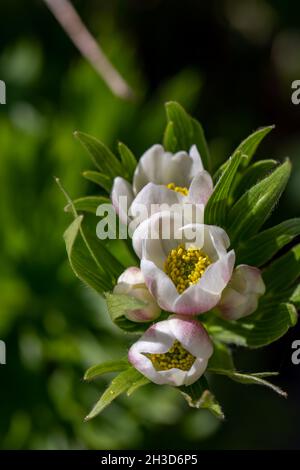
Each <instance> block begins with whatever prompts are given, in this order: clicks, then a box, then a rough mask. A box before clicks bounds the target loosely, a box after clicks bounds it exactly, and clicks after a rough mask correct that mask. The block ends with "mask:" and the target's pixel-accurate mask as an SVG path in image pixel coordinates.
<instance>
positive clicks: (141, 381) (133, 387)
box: [127, 376, 151, 397]
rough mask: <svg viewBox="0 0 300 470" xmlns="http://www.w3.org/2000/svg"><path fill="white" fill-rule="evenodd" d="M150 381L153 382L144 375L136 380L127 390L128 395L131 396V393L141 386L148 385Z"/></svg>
mask: <svg viewBox="0 0 300 470" xmlns="http://www.w3.org/2000/svg"><path fill="white" fill-rule="evenodd" d="M149 383H151V382H150V380H149V379H147V377H144V376H142V377H141V378H139V379H138V380H137V381H136V382H134V383H133V384H132V385H131V387H130V388H129V389H128V390H127V396H128V397H130V395H132V394H133V393H134V392H136V391H137V390H138V389H139V388H140V387H143V386H144V385H148V384H149Z"/></svg>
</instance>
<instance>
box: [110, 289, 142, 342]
mask: <svg viewBox="0 0 300 470" xmlns="http://www.w3.org/2000/svg"><path fill="white" fill-rule="evenodd" d="M105 300H106V305H107V310H108V313H109V315H110V318H111V319H112V321H113V322H114V323H115V324H116V325H117V326H118V327H119V328H121V329H122V330H125V331H126V332H128V333H143V332H144V331H145V330H146V329H147V328H148V327H149V323H148V324H147V323H137V322H132V321H130V320H128V319H127V318H126V317H125V313H126V312H127V311H128V310H135V309H141V308H145V306H146V305H147V303H146V302H143V301H142V300H139V299H137V298H135V297H132V296H130V295H127V294H113V293H109V292H106V294H105Z"/></svg>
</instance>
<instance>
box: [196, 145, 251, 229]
mask: <svg viewBox="0 0 300 470" xmlns="http://www.w3.org/2000/svg"><path fill="white" fill-rule="evenodd" d="M242 159H243V155H242V154H241V153H240V152H237V153H236V154H234V155H233V156H232V157H230V159H229V160H228V162H227V165H226V167H225V169H224V172H223V173H222V176H221V177H220V179H219V181H218V183H217V185H216V187H215V189H214V192H213V193H212V195H211V197H210V198H209V200H208V203H207V205H206V208H205V213H204V217H205V223H206V224H210V225H219V226H221V227H222V226H224V225H226V218H227V210H228V198H229V194H230V191H231V187H232V183H233V181H234V177H235V175H236V172H237V170H238V168H239V166H240V164H241V162H242Z"/></svg>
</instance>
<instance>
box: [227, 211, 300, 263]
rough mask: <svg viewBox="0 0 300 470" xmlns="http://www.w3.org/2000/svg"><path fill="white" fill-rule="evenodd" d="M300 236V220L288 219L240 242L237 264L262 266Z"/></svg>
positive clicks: (237, 251)
mask: <svg viewBox="0 0 300 470" xmlns="http://www.w3.org/2000/svg"><path fill="white" fill-rule="evenodd" d="M297 235H300V218H299V219H290V220H286V221H285V222H282V223H281V224H279V225H276V226H275V227H272V228H269V229H267V230H264V231H263V232H261V233H259V234H258V235H255V236H254V237H252V238H250V240H245V241H242V242H241V243H240V245H239V247H238V249H237V250H236V257H237V264H251V265H253V266H262V265H263V264H265V263H267V262H268V261H270V259H272V258H273V256H274V255H275V254H276V253H277V252H278V251H279V250H281V248H283V247H284V246H285V245H287V244H288V243H290V242H291V241H292V240H293V239H294V238H295V237H296V236H297Z"/></svg>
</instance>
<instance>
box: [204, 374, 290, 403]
mask: <svg viewBox="0 0 300 470" xmlns="http://www.w3.org/2000/svg"><path fill="white" fill-rule="evenodd" d="M211 372H213V373H214V374H220V375H225V376H226V377H228V378H230V379H232V380H234V381H235V382H239V383H241V384H246V385H251V384H253V385H263V386H264V387H267V388H270V389H271V390H273V392H275V393H278V395H280V396H282V397H284V398H286V397H287V394H286V393H285V392H284V391H283V390H281V388H280V387H276V385H274V384H272V383H270V382H268V381H267V380H264V379H263V378H262V377H269V376H273V375H278V374H277V373H276V372H275V373H274V372H261V373H257V374H244V373H241V372H236V371H231V370H225V369H211Z"/></svg>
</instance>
